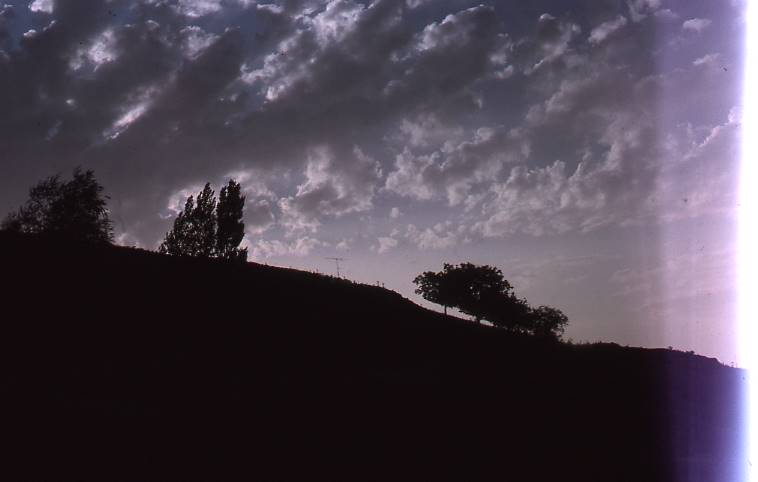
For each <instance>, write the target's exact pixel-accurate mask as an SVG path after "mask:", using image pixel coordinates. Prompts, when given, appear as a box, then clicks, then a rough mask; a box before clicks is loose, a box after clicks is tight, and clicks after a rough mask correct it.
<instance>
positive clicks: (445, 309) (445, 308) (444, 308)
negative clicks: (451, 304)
mask: <svg viewBox="0 0 758 482" xmlns="http://www.w3.org/2000/svg"><path fill="white" fill-rule="evenodd" d="M442 310H443V311H444V312H445V315H446V316H447V306H445V305H442Z"/></svg>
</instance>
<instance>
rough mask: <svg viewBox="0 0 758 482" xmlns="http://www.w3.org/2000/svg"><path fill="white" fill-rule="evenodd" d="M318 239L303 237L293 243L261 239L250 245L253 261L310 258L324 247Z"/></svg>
mask: <svg viewBox="0 0 758 482" xmlns="http://www.w3.org/2000/svg"><path fill="white" fill-rule="evenodd" d="M323 245H324V243H323V242H322V241H319V240H318V239H315V238H312V237H309V236H303V237H300V238H297V239H294V240H292V241H280V240H278V239H275V240H265V239H260V240H257V241H255V242H253V243H250V244H249V245H248V248H249V252H250V255H251V257H252V258H253V259H267V258H274V257H281V256H298V257H302V256H308V255H309V254H311V252H312V251H313V250H314V249H316V248H318V247H319V246H323Z"/></svg>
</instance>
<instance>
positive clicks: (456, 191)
mask: <svg viewBox="0 0 758 482" xmlns="http://www.w3.org/2000/svg"><path fill="white" fill-rule="evenodd" d="M529 152H530V142H529V139H528V138H526V136H525V135H524V132H523V131H522V130H520V129H506V128H504V127H495V128H491V127H480V128H479V129H477V130H476V131H474V132H473V136H472V138H471V139H469V140H466V141H463V142H460V143H458V144H454V143H452V142H447V143H445V144H444V145H443V146H442V148H441V149H440V150H439V151H435V152H433V153H431V154H427V155H417V156H416V155H413V153H412V152H411V151H410V150H409V149H405V150H404V151H403V152H402V153H400V154H398V155H397V156H396V157H395V170H393V171H392V172H390V173H389V175H388V176H387V180H386V183H385V188H386V189H387V190H389V191H392V192H394V193H397V194H400V195H402V196H408V197H412V198H415V199H422V200H424V199H426V200H428V199H434V198H436V197H438V196H439V194H440V193H445V195H446V198H447V200H448V203H449V204H450V205H452V206H454V205H458V204H461V203H463V202H464V201H465V200H466V198H467V197H468V196H469V194H470V192H471V189H472V188H473V187H474V186H476V185H478V184H481V183H484V182H486V181H491V180H492V179H493V178H494V177H495V176H496V175H497V174H498V173H499V172H500V171H501V170H502V168H503V166H504V165H506V164H511V163H515V162H519V161H522V162H523V161H524V160H526V158H528V156H529Z"/></svg>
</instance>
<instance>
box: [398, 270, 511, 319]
mask: <svg viewBox="0 0 758 482" xmlns="http://www.w3.org/2000/svg"><path fill="white" fill-rule="evenodd" d="M413 282H414V283H415V284H416V285H417V286H418V288H417V289H416V293H417V294H420V295H422V296H423V297H424V299H426V300H428V301H431V302H432V303H437V304H440V305H442V306H443V308H444V310H445V313H447V307H448V306H452V307H455V308H458V309H459V310H461V311H462V312H463V313H466V314H467V315H471V316H473V317H475V318H476V321H477V322H480V321H481V320H482V318H485V319H489V318H490V317H492V318H495V313H496V312H498V310H500V312H501V313H504V311H503V310H501V308H502V307H504V306H505V304H506V302H508V301H512V300H515V297H514V295H513V287H512V286H511V284H510V283H508V281H507V280H506V279H504V278H503V273H502V272H501V271H500V270H499V269H497V268H494V267H492V266H477V265H475V264H472V263H461V264H460V265H451V264H448V263H445V264H444V265H443V270H442V271H440V272H437V273H435V272H433V271H426V272H424V273H422V274H421V275H419V276H417V277H416V278H415V279H414V280H413ZM511 299H512V300H511ZM501 318H502V316H500V317H499V318H497V319H501Z"/></svg>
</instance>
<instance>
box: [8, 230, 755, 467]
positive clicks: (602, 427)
mask: <svg viewBox="0 0 758 482" xmlns="http://www.w3.org/2000/svg"><path fill="white" fill-rule="evenodd" d="M0 276H2V280H3V288H2V291H0V302H1V303H2V310H1V311H0V319H1V320H2V321H1V322H0V410H1V412H0V413H2V423H1V425H2V426H1V427H0V440H2V442H4V443H2V444H0V445H1V446H5V447H7V448H6V449H3V451H2V453H1V454H0V460H4V461H3V462H2V463H0V480H85V479H87V480H101V481H111V480H124V481H125V480H134V481H152V480H156V481H163V480H189V479H193V480H208V481H227V480H262V481H276V480H323V481H334V480H353V481H371V480H391V481H395V480H413V481H436V480H456V481H474V480H500V481H508V480H512V481H527V480H535V481H569V480H571V481H574V480H576V481H635V482H638V481H639V482H650V481H687V482H690V481H714V482H715V481H718V482H729V481H738V480H742V477H741V474H742V469H743V468H744V466H745V465H746V461H745V460H744V458H743V454H742V451H741V441H742V436H743V431H742V424H741V409H742V393H743V391H744V383H745V373H744V372H743V371H741V370H737V369H734V368H728V367H725V366H723V365H721V364H719V363H717V362H716V361H715V360H713V359H708V358H704V357H700V356H694V355H688V354H684V353H680V352H675V351H669V350H646V349H636V348H622V347H619V346H617V345H611V344H602V345H592V346H568V345H560V344H552V343H545V342H539V341H536V340H532V339H525V338H520V337H512V336H508V335H507V334H505V333H502V332H500V331H496V330H494V329H490V328H485V327H477V326H473V325H472V324H470V323H465V322H462V321H460V320H457V319H454V318H446V317H444V316H442V315H440V314H437V313H433V312H430V311H427V310H425V309H422V308H420V307H418V306H416V305H414V304H412V303H411V302H409V301H408V300H406V299H404V298H402V297H400V296H399V295H398V294H396V293H394V292H391V291H388V290H384V289H381V288H377V287H371V286H365V285H356V284H352V283H349V282H346V281H341V280H335V279H333V278H328V277H321V276H317V275H311V274H308V273H303V272H299V271H294V270H286V269H280V268H272V267H266V266H261V265H256V264H248V265H247V266H241V265H230V264H226V263H224V262H219V261H204V260H192V259H177V258H170V257H165V256H160V255H157V254H153V253H149V252H145V251H140V250H135V249H129V248H107V247H102V248H92V247H83V246H80V245H71V244H65V243H53V242H50V241H45V240H38V239H34V238H28V237H14V236H9V235H7V234H3V233H0Z"/></svg>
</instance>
